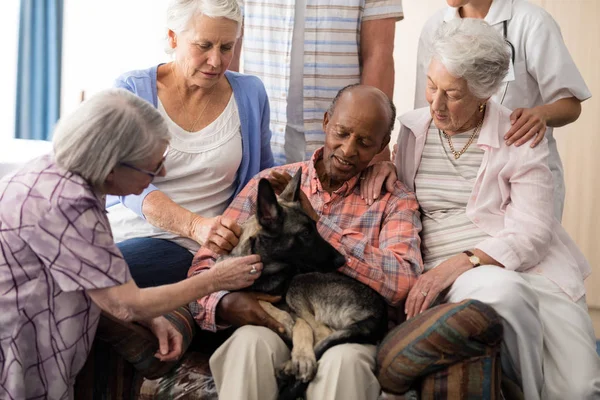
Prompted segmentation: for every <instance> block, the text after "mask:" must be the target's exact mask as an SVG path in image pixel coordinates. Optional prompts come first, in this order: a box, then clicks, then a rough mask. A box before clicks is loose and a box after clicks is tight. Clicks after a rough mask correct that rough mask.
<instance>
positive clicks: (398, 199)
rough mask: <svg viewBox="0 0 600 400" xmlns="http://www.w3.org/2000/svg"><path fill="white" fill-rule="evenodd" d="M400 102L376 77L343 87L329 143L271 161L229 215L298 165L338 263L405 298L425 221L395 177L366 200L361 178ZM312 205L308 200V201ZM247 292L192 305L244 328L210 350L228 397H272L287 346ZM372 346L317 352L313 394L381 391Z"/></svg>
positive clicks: (210, 326)
mask: <svg viewBox="0 0 600 400" xmlns="http://www.w3.org/2000/svg"><path fill="white" fill-rule="evenodd" d="M394 119H395V108H394V105H393V104H392V103H391V102H390V101H389V100H388V98H387V96H386V95H385V94H384V93H383V92H381V91H380V90H379V89H376V88H374V87H370V86H361V85H351V86H348V87H346V88H344V89H342V90H341V91H340V92H339V93H338V95H337V96H336V98H335V99H334V100H333V102H332V104H331V107H330V109H329V110H328V111H327V112H326V113H325V116H324V120H323V129H324V131H325V134H326V136H325V145H324V147H323V148H321V149H318V150H317V151H316V152H315V153H314V155H313V157H312V159H311V160H310V161H305V162H300V163H296V164H290V165H285V166H281V167H276V168H273V169H270V170H265V171H263V172H262V173H260V174H259V175H258V176H256V177H255V178H254V179H253V180H252V181H250V182H249V183H248V185H247V186H246V187H245V188H244V189H243V190H242V191H241V192H240V194H239V195H238V196H237V197H236V199H235V200H234V201H233V202H232V204H231V205H230V206H229V208H228V209H227V210H226V211H225V213H224V215H225V216H227V217H229V218H231V219H233V220H237V221H238V222H239V223H240V224H241V223H243V222H244V221H245V220H247V219H248V218H250V217H251V216H252V215H253V214H254V212H255V210H256V195H257V191H258V181H259V179H260V178H261V177H269V178H270V179H271V180H272V181H275V183H279V184H281V182H282V180H283V181H285V180H286V179H288V178H289V175H292V174H293V173H294V172H295V171H297V170H298V168H302V184H301V189H302V192H303V193H304V195H306V197H307V199H308V200H309V201H308V202H307V201H305V202H304V204H305V208H306V210H305V211H306V212H307V213H308V215H310V216H311V217H312V218H313V219H315V221H316V222H317V228H318V231H319V233H320V234H321V236H323V237H324V238H325V239H326V240H327V241H329V242H330V243H331V244H332V245H333V246H334V247H335V248H336V249H337V250H339V251H340V252H341V253H342V254H344V256H345V257H346V265H345V266H343V267H342V268H341V269H340V271H341V272H342V273H344V274H346V275H348V276H350V277H353V278H355V279H357V280H358V281H360V282H362V283H364V284H366V285H368V286H370V287H371V288H373V289H374V290H376V291H377V292H378V293H380V294H381V296H383V297H384V298H385V299H386V300H387V302H388V304H389V305H390V306H392V307H397V306H400V305H401V304H402V303H403V301H404V299H405V298H406V296H407V294H408V291H409V289H410V288H411V286H412V285H413V283H414V282H415V280H416V278H417V276H418V275H419V274H420V273H421V272H422V269H423V265H422V260H421V253H420V248H419V247H420V239H419V232H420V229H421V222H420V215H419V210H418V204H417V200H416V197H415V195H414V193H412V192H409V191H408V189H407V188H406V187H405V186H404V185H403V184H402V183H401V182H396V183H395V184H394V185H390V186H391V187H388V188H387V190H385V191H384V192H383V193H382V194H381V195H380V196H379V198H377V199H363V198H362V196H361V190H360V180H361V178H362V176H363V175H364V173H365V172H366V171H365V170H366V169H367V167H368V166H369V164H370V163H371V160H372V159H373V157H374V156H375V155H376V154H378V153H379V152H380V151H381V150H382V149H384V148H385V147H386V146H387V145H388V143H389V140H390V135H391V131H392V128H393V125H394ZM307 204H310V205H307ZM215 257H216V255H215V254H213V253H211V252H210V250H207V249H200V251H199V252H198V253H197V254H196V257H195V259H194V263H193V265H192V268H191V269H190V275H192V274H197V273H202V271H204V270H206V269H208V268H210V267H211V266H212V265H213V264H214V259H215ZM257 298H261V299H265V296H262V295H255V294H253V293H247V292H233V293H228V292H217V293H214V294H212V295H210V296H207V297H204V298H202V299H199V300H198V301H197V302H196V303H192V304H191V309H192V312H193V313H194V315H195V318H196V320H197V322H198V324H199V325H200V327H201V328H203V329H206V330H211V331H215V330H217V329H219V328H223V327H226V326H229V325H233V326H236V327H239V329H237V330H236V331H235V332H234V333H233V335H232V336H231V337H230V338H229V339H228V340H227V341H226V342H225V343H224V344H223V345H222V346H221V347H219V348H218V349H217V351H216V352H215V353H214V354H213V356H212V357H211V359H210V367H211V371H212V373H213V376H214V378H215V382H216V385H217V389H218V391H219V397H220V398H222V399H227V400H232V399H256V400H265V399H275V398H276V397H277V383H276V378H275V368H276V367H278V366H279V365H281V364H283V363H284V362H285V361H286V360H288V359H289V358H290V351H289V349H288V347H287V346H286V344H285V343H284V342H283V340H282V339H281V338H280V337H279V336H278V335H277V334H276V333H275V332H276V331H278V329H279V328H280V325H279V324H278V323H277V322H276V321H275V320H274V319H272V318H271V317H270V316H268V315H267V314H266V313H265V312H264V311H263V309H262V308H261V307H260V305H259V303H258V300H257ZM375 350H376V349H375V346H373V345H362V344H343V345H338V346H335V347H333V348H331V349H329V350H328V351H326V352H325V354H324V355H323V357H322V358H321V359H320V360H319V366H318V371H317V375H316V377H315V379H314V380H313V381H312V382H311V384H310V385H309V387H308V390H307V398H308V399H309V400H310V399H318V400H328V399H377V398H378V396H379V392H380V387H379V383H378V382H377V378H376V377H375V375H374V372H373V371H374V369H375Z"/></svg>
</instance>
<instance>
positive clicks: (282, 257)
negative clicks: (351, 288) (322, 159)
mask: <svg viewBox="0 0 600 400" xmlns="http://www.w3.org/2000/svg"><path fill="white" fill-rule="evenodd" d="M301 177H302V169H299V170H298V171H297V172H296V174H295V175H294V177H293V178H292V180H291V181H290V182H289V183H288V185H287V187H286V188H285V190H284V191H283V192H282V193H281V195H280V196H279V200H278V199H277V197H276V196H275V192H274V191H273V188H272V187H271V184H270V183H269V181H268V180H266V179H261V180H260V181H259V183H258V197H257V208H256V219H257V221H258V224H259V225H260V227H261V229H260V234H259V235H257V237H256V238H255V241H254V247H255V249H254V250H255V251H256V253H258V254H260V255H261V258H262V259H263V263H264V262H265V261H267V260H268V261H274V262H281V263H284V264H289V265H292V266H294V267H295V268H296V269H297V272H298V273H308V272H333V271H335V270H336V269H338V268H340V267H341V266H343V265H344V264H345V263H346V259H345V258H344V256H343V255H342V254H341V253H340V252H338V251H337V250H336V249H335V248H334V247H333V246H332V245H330V244H329V243H328V242H327V241H326V240H325V239H323V238H322V237H321V235H320V234H319V232H318V231H317V225H316V223H315V221H313V220H312V219H311V218H310V217H309V216H308V215H307V214H306V213H305V212H304V211H303V209H302V206H301V204H300V199H299V197H300V190H301V189H300V184H301ZM265 272H267V271H265Z"/></svg>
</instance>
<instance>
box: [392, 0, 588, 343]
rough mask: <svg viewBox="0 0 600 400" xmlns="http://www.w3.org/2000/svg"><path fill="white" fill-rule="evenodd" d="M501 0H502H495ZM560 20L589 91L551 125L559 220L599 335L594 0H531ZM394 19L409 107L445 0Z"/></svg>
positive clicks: (412, 2)
mask: <svg viewBox="0 0 600 400" xmlns="http://www.w3.org/2000/svg"><path fill="white" fill-rule="evenodd" d="M496 1H506V0H496ZM532 2H533V3H535V4H538V5H540V6H542V7H544V8H545V9H546V10H547V11H548V12H549V13H550V14H552V16H553V17H554V18H555V19H556V21H557V22H558V24H559V25H560V27H561V29H562V33H563V37H564V39H565V42H566V44H567V47H568V48H569V50H570V51H571V55H572V56H573V58H574V60H575V63H576V64H577V66H578V67H579V69H580V71H581V73H582V74H583V77H584V79H585V81H586V83H587V84H588V86H589V88H590V90H591V91H592V93H593V94H594V97H592V98H591V99H589V100H587V101H586V102H585V103H584V104H583V112H582V115H581V117H580V118H579V120H578V121H577V122H575V123H573V124H571V125H569V126H567V127H564V128H560V129H557V130H555V136H556V139H557V141H558V145H559V151H560V154H561V157H562V160H563V164H564V167H565V177H566V185H567V197H566V205H565V212H564V218H563V225H564V226H565V228H566V229H567V231H568V232H569V234H570V235H571V236H572V237H573V239H574V240H575V241H576V242H577V244H578V245H579V247H580V248H581V250H582V251H583V252H584V254H585V255H586V257H587V258H588V260H589V261H590V263H591V264H592V268H593V271H594V272H593V274H592V276H591V277H590V278H588V280H587V282H586V286H587V291H588V304H589V306H590V311H591V313H592V316H593V317H595V316H596V315H598V319H597V321H595V325H596V332H597V334H598V335H599V336H600V207H599V206H598V204H597V203H598V202H599V201H600V185H599V184H598V181H599V179H598V178H597V175H600V157H599V155H600V135H599V132H598V131H599V130H600V67H599V66H600V25H599V24H598V21H600V0H534V1H532ZM404 3H405V4H404V5H405V15H406V18H405V20H404V21H402V22H400V23H399V24H398V25H397V32H396V49H395V51H394V57H395V60H396V88H395V95H394V101H395V103H396V105H397V107H398V112H399V113H401V112H404V111H408V110H410V109H411V108H412V101H413V95H414V76H415V59H416V49H417V42H418V37H419V33H420V30H421V28H422V26H423V24H424V22H425V21H426V19H427V17H428V16H429V15H431V14H432V13H433V12H435V11H436V10H437V9H439V8H441V7H443V6H445V4H446V1H445V0H406V1H405V2H404Z"/></svg>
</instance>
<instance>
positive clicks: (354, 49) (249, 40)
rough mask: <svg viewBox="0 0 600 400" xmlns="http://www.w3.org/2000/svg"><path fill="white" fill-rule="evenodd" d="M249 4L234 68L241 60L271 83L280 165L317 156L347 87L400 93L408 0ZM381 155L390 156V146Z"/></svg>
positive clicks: (284, 0)
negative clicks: (335, 103)
mask: <svg viewBox="0 0 600 400" xmlns="http://www.w3.org/2000/svg"><path fill="white" fill-rule="evenodd" d="M242 3H244V4H243V13H244V22H243V41H242V38H240V40H238V42H237V44H236V51H235V55H234V59H233V60H232V63H231V66H230V69H232V70H234V71H237V70H239V68H240V66H241V67H242V68H243V72H244V73H247V74H251V75H256V76H258V77H259V78H261V80H262V81H263V82H264V84H265V88H266V89H267V94H268V95H269V101H270V105H271V131H272V137H271V148H272V150H273V156H274V158H275V164H276V165H282V164H286V163H293V162H298V161H304V160H309V159H310V157H311V156H312V154H313V152H314V151H315V150H316V149H317V148H319V147H321V146H322V145H323V142H324V140H325V135H324V132H323V129H322V127H321V121H322V118H323V113H324V112H325V111H326V110H327V108H328V107H329V103H330V102H331V100H332V99H333V97H334V96H335V94H336V93H337V92H338V91H339V90H340V89H341V88H343V87H344V86H346V85H350V84H355V83H362V84H366V85H370V86H374V87H377V88H379V89H381V90H382V91H383V92H384V93H385V94H386V95H387V96H388V97H389V98H390V99H392V96H393V92H394V59H393V49H394V36H395V25H396V22H397V21H399V20H401V19H402V18H403V11H402V0H360V1H359V0H328V1H323V0H269V1H245V2H242ZM242 43H243V45H242ZM242 47H243V53H242V58H241V59H240V52H241V50H242ZM378 159H389V150H388V148H387V146H386V147H385V148H384V152H383V153H382V154H381V155H380V156H378Z"/></svg>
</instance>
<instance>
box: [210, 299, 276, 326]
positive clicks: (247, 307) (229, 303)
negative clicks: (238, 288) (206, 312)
mask: <svg viewBox="0 0 600 400" xmlns="http://www.w3.org/2000/svg"><path fill="white" fill-rule="evenodd" d="M259 300H262V301H268V302H269V303H276V302H278V301H279V300H281V297H278V296H270V295H268V294H263V293H248V292H233V293H229V294H227V295H225V296H223V298H222V299H221V301H219V304H218V305H217V318H218V319H220V320H221V321H224V322H226V323H228V324H231V325H233V326H236V327H239V326H244V325H258V326H265V327H267V328H269V329H271V330H272V331H274V332H276V333H278V334H283V333H285V328H284V327H283V325H281V324H280V323H279V322H277V321H276V320H275V319H274V318H273V317H271V316H270V315H269V314H267V312H266V311H265V310H264V309H263V308H262V307H261V305H260V303H259V302H258V301H259Z"/></svg>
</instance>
